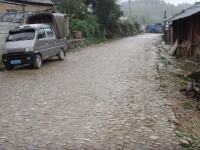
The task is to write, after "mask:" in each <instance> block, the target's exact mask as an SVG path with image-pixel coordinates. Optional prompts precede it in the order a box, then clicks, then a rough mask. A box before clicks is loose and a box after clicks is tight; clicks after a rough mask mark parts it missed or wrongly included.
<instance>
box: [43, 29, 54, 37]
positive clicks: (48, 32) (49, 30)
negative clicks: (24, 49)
mask: <svg viewBox="0 0 200 150" xmlns="http://www.w3.org/2000/svg"><path fill="white" fill-rule="evenodd" d="M45 31H46V33H47V36H48V37H54V33H53V30H52V29H51V28H46V29H45Z"/></svg>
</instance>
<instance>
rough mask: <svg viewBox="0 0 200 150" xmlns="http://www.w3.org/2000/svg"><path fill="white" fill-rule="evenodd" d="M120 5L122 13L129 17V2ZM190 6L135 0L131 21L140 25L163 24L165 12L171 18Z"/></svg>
mask: <svg viewBox="0 0 200 150" xmlns="http://www.w3.org/2000/svg"><path fill="white" fill-rule="evenodd" d="M120 5H121V9H122V11H124V16H128V17H129V16H130V12H129V2H128V1H126V2H122V3H120ZM190 6H191V5H190V4H180V5H178V6H175V5H173V4H169V3H166V2H165V1H164V0H134V1H131V12H132V13H131V19H132V20H134V21H137V22H139V24H151V23H157V22H162V20H163V18H164V11H165V10H166V11H167V16H170V15H173V14H175V13H177V12H179V11H182V10H183V9H185V8H188V7H190Z"/></svg>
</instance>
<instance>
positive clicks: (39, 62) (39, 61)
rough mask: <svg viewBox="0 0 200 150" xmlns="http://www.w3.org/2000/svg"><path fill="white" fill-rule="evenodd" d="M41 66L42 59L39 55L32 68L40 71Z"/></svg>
mask: <svg viewBox="0 0 200 150" xmlns="http://www.w3.org/2000/svg"><path fill="white" fill-rule="evenodd" d="M41 66H42V58H41V56H40V55H39V54H37V55H36V57H35V61H34V64H33V68H35V69H40V68H41Z"/></svg>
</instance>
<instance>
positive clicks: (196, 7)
mask: <svg viewBox="0 0 200 150" xmlns="http://www.w3.org/2000/svg"><path fill="white" fill-rule="evenodd" d="M198 12H200V2H198V3H195V5H193V6H191V7H189V8H187V9H185V10H183V11H182V12H180V13H178V14H176V15H174V16H173V18H172V21H175V20H179V19H183V18H186V17H189V16H192V15H194V14H196V13H198Z"/></svg>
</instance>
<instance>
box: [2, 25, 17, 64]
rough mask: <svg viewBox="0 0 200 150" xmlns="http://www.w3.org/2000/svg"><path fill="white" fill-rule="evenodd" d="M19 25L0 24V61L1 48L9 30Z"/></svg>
mask: <svg viewBox="0 0 200 150" xmlns="http://www.w3.org/2000/svg"><path fill="white" fill-rule="evenodd" d="M18 25H20V24H19V23H10V22H0V60H1V55H2V46H3V44H4V42H5V40H6V37H7V36H8V32H9V30H11V29H13V28H14V27H16V26H18Z"/></svg>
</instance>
